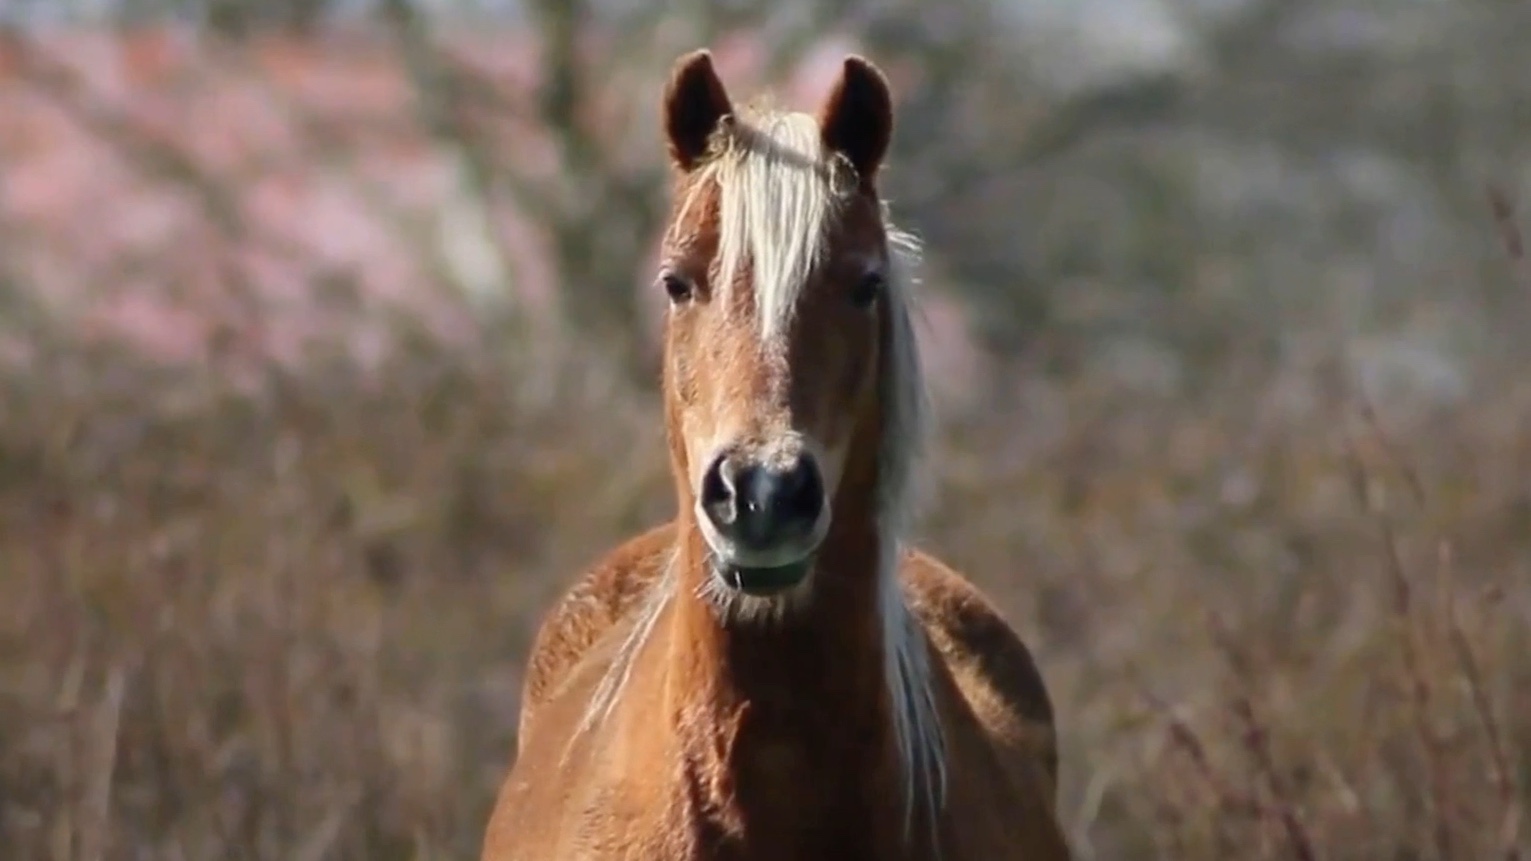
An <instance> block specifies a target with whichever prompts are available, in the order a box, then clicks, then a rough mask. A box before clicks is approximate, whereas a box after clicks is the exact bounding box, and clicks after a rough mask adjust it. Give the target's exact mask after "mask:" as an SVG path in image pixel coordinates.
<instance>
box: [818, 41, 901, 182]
mask: <svg viewBox="0 0 1531 861" xmlns="http://www.w3.org/2000/svg"><path fill="white" fill-rule="evenodd" d="M819 129H820V134H821V135H822V137H823V140H824V146H825V148H826V149H829V150H830V151H832V152H837V153H840V154H841V155H843V156H845V157H846V159H847V160H849V161H850V163H851V167H853V168H855V169H856V176H857V178H858V179H860V180H861V184H862V185H863V186H865V187H867V188H870V187H871V185H872V181H873V179H875V178H876V176H877V169H878V168H880V167H881V166H882V160H883V157H884V156H886V155H887V154H888V143H889V141H890V140H891V139H892V137H893V97H892V95H891V94H890V93H889V91H888V79H887V78H885V77H883V74H882V72H881V71H879V70H878V68H877V67H876V66H874V65H872V64H871V63H870V62H869V61H867V60H866V59H864V58H862V57H859V56H856V55H854V54H852V55H851V56H849V57H846V58H845V66H844V68H842V69H841V71H840V80H839V81H837V82H836V83H835V88H834V90H833V91H831V92H830V94H829V98H827V99H825V100H824V106H823V107H821V108H820V109H819Z"/></svg>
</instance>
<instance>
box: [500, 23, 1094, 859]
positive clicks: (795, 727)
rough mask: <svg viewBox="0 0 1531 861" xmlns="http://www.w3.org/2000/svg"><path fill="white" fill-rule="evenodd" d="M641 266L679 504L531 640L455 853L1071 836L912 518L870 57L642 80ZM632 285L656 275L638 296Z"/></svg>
mask: <svg viewBox="0 0 1531 861" xmlns="http://www.w3.org/2000/svg"><path fill="white" fill-rule="evenodd" d="M662 113H663V123H662V128H663V132H664V135H665V138H666V144H667V150H668V160H669V162H670V168H671V170H670V172H671V174H672V180H671V185H670V191H671V201H670V208H669V220H668V222H667V225H666V228H665V230H664V232H663V235H662V242H661V249H662V254H661V260H662V264H661V266H660V268H659V272H658V275H657V277H656V278H655V284H654V289H655V290H662V291H663V292H664V294H665V295H664V299H663V301H665V302H667V303H668V307H667V310H666V312H665V320H664V338H663V340H664V349H663V360H662V361H663V368H662V371H661V377H662V391H663V396H664V398H663V404H664V421H665V428H666V438H667V442H668V448H669V458H670V466H671V470H672V472H673V475H674V484H675V494H676V498H677V503H678V504H677V513H676V514H675V516H674V518H673V519H672V520H671V521H669V522H667V523H664V524H663V525H659V526H655V527H652V528H650V529H649V531H647V532H644V533H642V534H639V535H637V536H634V537H630V538H629V539H628V540H627V541H626V543H624V544H622V545H620V546H619V547H617V548H616V549H614V550H612V551H610V552H609V553H608V554H607V555H605V556H604V558H601V559H600V560H599V561H598V562H596V563H595V564H594V565H593V566H592V567H591V568H590V569H589V570H588V571H587V572H586V573H585V574H584V575H583V576H582V577H581V578H580V579H579V581H578V582H577V583H576V584H575V585H574V586H572V587H571V588H570V589H569V590H568V591H567V592H566V593H565V594H564V595H563V597H562V598H561V599H560V600H559V601H558V602H557V603H556V604H555V606H554V607H553V608H552V609H551V611H549V613H548V615H547V616H546V617H545V618H544V620H543V622H542V624H541V625H540V627H539V629H538V631H537V634H536V635H535V637H534V638H533V642H532V645H531V648H530V652H529V656H528V659H527V670H526V676H525V678H524V682H523V692H522V702H521V712H520V723H519V737H518V745H517V748H518V749H517V753H516V759H515V762H514V764H513V766H512V767H511V771H510V774H509V776H508V777H507V778H506V780H505V782H504V784H503V785H502V787H501V790H500V793H499V795H498V798H497V800H496V804H495V807H494V809H493V811H492V813H491V814H490V816H489V821H488V825H487V829H486V831H485V834H484V840H483V852H482V855H481V858H482V859H483V861H608V859H612V860H613V861H614V859H634V860H635V861H636V859H643V861H723V859H728V861H754V859H761V861H764V859H772V861H779V860H780V859H793V861H817V859H825V861H828V859H834V861H853V859H879V861H883V859H910V861H914V859H941V861H1005V859H1028V861H1060V859H1061V861H1067V859H1069V858H1070V854H1069V851H1070V850H1069V848H1068V845H1067V842H1066V838H1065V837H1064V835H1063V829H1062V827H1061V825H1060V823H1059V820H1058V816H1057V810H1056V804H1057V800H1056V797H1057V774H1058V753H1057V741H1056V734H1055V726H1054V718H1053V706H1052V702H1051V700H1050V697H1049V694H1048V691H1047V689H1046V687H1045V685H1044V683H1043V680H1042V678H1041V676H1040V674H1039V672H1038V669H1037V666H1036V664H1035V662H1034V661H1033V658H1032V656H1031V654H1030V652H1029V651H1028V649H1027V647H1026V646H1025V645H1024V644H1023V643H1022V642H1021V640H1020V639H1019V637H1018V636H1017V634H1016V633H1015V631H1014V630H1013V629H1012V628H1011V627H1010V626H1009V625H1008V624H1007V623H1006V622H1005V621H1004V620H1003V619H1002V618H1001V616H1000V615H999V613H998V612H997V611H996V610H995V608H994V607H993V606H992V605H991V603H990V602H989V601H988V599H987V598H986V597H985V596H984V595H983V594H982V593H981V592H980V591H979V590H978V589H977V588H976V587H975V586H973V585H971V583H970V582H969V581H968V580H966V579H965V578H964V577H963V576H962V575H960V574H958V573H957V572H955V571H954V570H952V569H951V568H950V567H948V566H947V565H945V564H943V563H942V562H941V561H940V560H938V559H936V558H935V557H933V556H931V555H929V554H927V553H925V552H922V551H920V550H917V549H914V548H913V547H911V546H908V544H907V542H905V541H904V540H903V536H904V535H905V533H906V532H907V530H908V526H909V523H910V521H911V514H912V511H913V508H914V505H913V500H914V499H915V497H916V485H917V482H916V467H917V465H918V464H919V463H920V462H921V457H922V452H923V450H924V448H925V441H926V438H927V436H928V435H929V434H928V424H929V422H928V415H929V406H928V397H927V393H926V390H925V383H924V380H923V377H922V371H921V365H920V356H919V350H918V345H917V343H916V340H915V331H914V326H913V319H914V316H913V315H914V304H913V303H914V296H913V288H914V286H915V283H916V279H915V268H916V266H917V263H918V256H919V252H920V248H919V243H918V242H917V241H916V240H915V239H914V237H913V236H912V235H911V234H909V233H907V232H904V231H902V230H900V229H898V228H897V227H895V226H893V224H892V223H891V221H890V220H889V219H888V217H887V205H886V203H885V202H884V201H883V200H882V198H881V197H880V196H879V194H878V189H877V179H878V172H879V169H880V168H881V167H882V166H883V162H884V159H885V156H886V154H887V150H888V146H889V143H890V140H891V137H892V133H893V120H894V116H893V107H892V94H891V92H890V89H889V85H888V82H887V79H886V78H885V77H884V75H883V73H882V72H881V70H879V69H878V68H877V67H876V66H874V65H873V64H872V63H871V62H869V61H867V60H866V59H864V58H862V57H860V56H857V55H849V56H847V57H846V58H845V59H844V63H843V66H842V68H841V69H840V70H838V73H837V80H836V81H835V83H834V85H833V87H832V89H831V91H830V93H829V95H828V96H827V97H826V98H825V100H824V101H823V102H822V104H821V105H820V106H819V108H818V110H817V112H816V113H801V112H792V111H786V110H782V109H778V108H777V107H775V106H774V105H773V104H772V99H771V98H770V97H769V96H766V97H762V98H758V99H755V100H752V101H751V102H750V103H748V104H743V105H740V106H738V107H736V106H735V105H734V103H733V101H732V100H731V99H730V96H729V93H728V92H727V90H726V89H725V87H724V85H723V83H722V81H721V80H720V79H719V77H718V75H717V72H716V70H715V68H714V66H713V62H712V59H711V55H710V53H709V52H708V51H707V50H706V49H701V50H697V51H694V52H692V53H689V54H686V55H684V56H682V57H680V58H678V59H677V60H676V62H675V64H674V67H673V68H672V70H671V71H670V74H669V79H668V82H667V84H666V86H665V88H664V94H663V109H662ZM656 301H657V297H656Z"/></svg>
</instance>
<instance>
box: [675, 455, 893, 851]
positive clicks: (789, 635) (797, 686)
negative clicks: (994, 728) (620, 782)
mask: <svg viewBox="0 0 1531 861" xmlns="http://www.w3.org/2000/svg"><path fill="white" fill-rule="evenodd" d="M866 467H867V470H866V475H865V477H863V478H860V479H858V478H856V477H855V476H854V475H853V472H852V471H848V474H847V479H849V480H850V482H851V483H850V484H847V482H842V484H841V490H840V492H838V493H837V494H836V497H835V500H834V503H833V504H834V511H835V519H834V524H833V525H832V527H831V529H830V532H829V535H828V536H826V538H825V541H824V544H823V546H822V547H821V548H820V550H819V554H818V559H817V562H816V570H815V573H814V575H813V577H814V579H813V582H812V584H811V588H812V594H811V595H810V596H809V597H808V598H806V599H805V600H804V601H803V603H801V604H799V605H796V606H794V607H792V608H791V609H789V610H787V611H786V612H785V613H783V614H782V615H781V616H780V617H771V618H760V619H755V618H745V619H740V620H737V621H734V620H730V619H727V618H725V617H724V616H723V615H722V614H721V613H720V611H719V609H718V608H717V607H716V606H715V605H714V604H713V603H712V602H711V600H710V599H709V598H708V597H707V594H706V590H704V589H703V588H702V586H703V579H702V578H704V577H708V576H710V574H709V572H708V570H707V567H706V566H707V562H706V550H705V545H704V543H703V541H702V538H701V536H700V533H699V532H698V531H697V530H696V528H695V524H694V523H693V522H690V521H689V514H683V515H682V516H681V522H680V526H681V529H680V536H681V538H680V540H681V547H680V548H678V549H679V553H678V557H677V561H678V563H679V566H680V567H679V571H680V572H682V576H681V577H680V579H679V581H678V582H677V583H676V587H677V591H676V593H675V597H676V598H677V599H679V600H678V601H677V602H676V603H675V604H674V606H673V607H672V615H671V619H670V624H669V625H668V635H669V636H668V639H669V643H668V649H667V651H668V669H667V675H668V680H667V685H666V688H667V691H668V694H667V700H668V708H669V711H670V713H671V714H672V715H674V716H676V717H677V718H680V720H678V722H677V725H678V726H681V727H690V728H691V730H692V731H694V732H696V734H697V736H698V737H697V738H694V739H690V740H689V741H691V742H694V743H695V746H694V747H692V748H690V749H689V750H688V752H687V753H686V756H687V757H688V758H692V757H695V758H696V760H697V761H696V762H694V763H693V765H694V766H696V767H699V768H701V769H704V770H708V771H712V772H713V773H714V774H726V775H727V776H728V781H727V784H728V785H731V786H734V787H736V794H735V796H734V798H733V799H732V802H733V803H735V804H737V805H738V806H740V807H741V808H743V809H746V810H748V811H749V815H750V816H751V818H752V819H754V820H756V822H757V825H759V826H760V827H770V828H773V829H774V828H781V829H784V830H785V831H784V833H785V832H790V831H792V830H793V829H802V828H808V827H810V826H809V825H807V824H806V821H805V820H804V810H805V808H804V806H803V802H804V800H805V799H804V795H805V793H808V794H814V793H819V794H822V798H823V800H824V801H825V802H826V804H828V805H830V806H829V807H827V808H826V809H827V810H832V811H834V813H827V814H826V815H829V816H839V817H841V818H844V819H846V820H847V822H846V823H842V824H841V825H836V826H834V827H836V828H843V827H851V826H850V825H849V823H850V822H854V821H855V820H856V819H857V815H856V813H855V812H853V811H857V812H859V813H862V814H865V816H867V817H872V818H874V819H876V818H880V817H890V816H896V815H897V813H898V810H897V809H895V808H894V807H893V805H894V804H896V803H898V802H897V799H899V798H901V795H900V792H901V790H900V789H899V783H898V771H897V760H896V758H895V757H894V749H895V748H894V737H893V725H892V718H891V715H892V712H891V701H890V694H889V692H888V689H887V683H886V676H885V669H884V660H883V645H882V644H883V639H882V624H883V620H882V619H881V615H880V612H881V611H880V609H879V608H880V606H881V603H880V601H879V591H880V589H881V588H882V587H881V584H880V582H879V580H880V577H879V558H880V555H881V554H880V549H881V548H880V543H881V542H880V536H879V533H878V529H877V520H876V517H875V508H874V506H873V499H874V493H873V492H874V491H875V480H873V479H875V462H873V461H870V459H869V462H868V463H867V464H866ZM681 510H682V511H683V512H688V511H689V506H687V505H683V506H682V509H681ZM682 732H683V733H684V732H685V730H684V729H683V730H682ZM681 741H682V745H683V746H685V745H686V743H687V741H688V740H687V739H682V740H681ZM789 800H790V801H789ZM723 801H724V803H725V804H726V803H728V802H729V800H728V799H724V800H723ZM780 804H785V806H784V807H782V808H781V809H780V811H779V812H780V814H781V817H780V818H781V819H782V821H781V822H780V823H777V822H776V821H775V820H776V819H777V817H775V816H772V815H771V811H772V810H776V809H777V805H780ZM760 820H765V821H766V822H769V823H770V824H769V825H768V826H767V825H766V824H765V822H761V821H760Z"/></svg>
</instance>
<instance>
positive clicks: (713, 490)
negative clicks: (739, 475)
mask: <svg viewBox="0 0 1531 861" xmlns="http://www.w3.org/2000/svg"><path fill="white" fill-rule="evenodd" d="M734 472H735V471H734V468H733V464H732V463H731V462H730V461H729V460H728V458H726V457H720V458H718V459H717V460H714V461H713V462H712V466H710V467H708V468H707V472H706V473H704V474H703V475H702V510H704V511H706V512H707V516H708V517H709V518H711V519H712V521H713V522H714V523H716V524H717V525H719V526H727V525H728V524H730V523H733V522H734V521H735V520H736V519H738V516H739V512H738V506H737V505H736V504H735V488H736V486H737V480H736V476H735V474H734Z"/></svg>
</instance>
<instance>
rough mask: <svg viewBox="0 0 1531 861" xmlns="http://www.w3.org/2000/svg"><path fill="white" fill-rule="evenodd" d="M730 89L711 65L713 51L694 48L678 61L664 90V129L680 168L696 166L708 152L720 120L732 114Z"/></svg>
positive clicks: (671, 151)
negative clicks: (728, 89) (729, 97)
mask: <svg viewBox="0 0 1531 861" xmlns="http://www.w3.org/2000/svg"><path fill="white" fill-rule="evenodd" d="M733 110H734V108H733V105H732V104H731V103H730V102H729V100H728V91H727V90H725V89H724V88H723V82H722V81H721V80H719V79H718V73H717V72H716V71H715V70H714V69H713V68H712V53H711V52H709V51H708V50H707V49H706V48H702V49H700V50H696V51H692V52H691V53H689V54H685V55H683V56H681V58H680V59H678V60H676V61H675V67H674V68H673V69H672V70H671V72H670V82H669V83H668V84H667V85H666V86H665V92H664V128H665V136H666V138H667V139H668V142H669V147H670V159H671V161H674V162H675V164H676V166H677V167H679V168H680V169H681V170H690V169H691V168H693V167H695V166H696V164H697V162H698V161H700V160H701V158H702V156H703V155H705V154H706V153H707V144H708V141H709V140H710V139H711V138H712V133H713V131H714V130H716V129H717V127H718V122H719V121H720V120H722V119H723V117H725V116H727V115H728V114H731V113H733Z"/></svg>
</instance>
